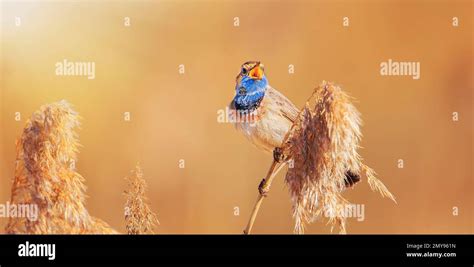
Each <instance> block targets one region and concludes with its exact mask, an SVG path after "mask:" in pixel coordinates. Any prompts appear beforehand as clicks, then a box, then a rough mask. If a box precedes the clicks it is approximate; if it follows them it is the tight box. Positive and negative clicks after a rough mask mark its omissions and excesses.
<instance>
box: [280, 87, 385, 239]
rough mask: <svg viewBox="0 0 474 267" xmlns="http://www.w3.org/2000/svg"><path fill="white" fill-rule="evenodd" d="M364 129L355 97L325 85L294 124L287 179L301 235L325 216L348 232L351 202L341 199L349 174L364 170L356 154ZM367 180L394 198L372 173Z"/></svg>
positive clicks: (291, 132) (287, 145)
mask: <svg viewBox="0 0 474 267" xmlns="http://www.w3.org/2000/svg"><path fill="white" fill-rule="evenodd" d="M311 107H313V108H311ZM360 125H361V119H360V113H359V112H358V111H357V109H356V108H355V107H354V105H353V104H352V103H351V98H350V97H349V96H348V95H347V94H346V93H344V92H343V91H342V90H341V88H340V87H338V86H335V85H334V84H333V83H329V82H325V81H323V82H322V83H321V84H320V85H319V86H318V87H317V88H316V89H315V91H314V92H313V95H312V97H311V98H310V99H309V100H308V102H307V103H306V105H305V107H304V108H303V110H302V111H301V112H300V115H299V116H298V118H297V120H296V121H295V122H294V124H293V127H292V129H291V131H290V133H289V136H288V141H287V142H285V145H284V148H283V149H284V150H285V153H286V154H287V155H288V156H289V157H290V158H292V160H293V163H294V166H293V168H289V169H288V172H287V175H286V178H285V181H286V183H287V185H288V187H289V191H290V195H291V200H292V203H293V216H294V217H295V232H296V233H303V231H304V224H305V223H310V222H312V221H314V220H315V219H316V218H318V217H321V216H322V215H325V216H327V217H328V223H330V224H331V225H332V226H334V225H337V226H339V229H340V233H345V232H346V218H345V214H344V207H345V205H347V204H349V202H347V201H346V200H345V199H344V198H343V197H342V195H341V193H342V191H343V190H344V189H345V179H346V173H347V172H348V171H350V172H351V173H354V174H356V175H359V174H360V172H361V167H362V166H365V165H363V164H362V163H361V157H360V156H359V154H358V153H357V149H358V148H359V141H360V139H361V131H360ZM366 170H367V169H366ZM366 173H367V172H366ZM368 173H369V174H371V173H370V171H368ZM368 177H369V178H368V180H369V184H371V187H372V189H374V188H375V189H378V190H379V191H380V192H381V193H382V192H383V193H382V194H383V195H384V194H385V195H387V196H389V197H390V196H392V195H391V194H390V192H388V190H386V188H385V186H383V184H382V183H381V182H380V181H379V180H377V179H376V178H375V176H374V175H368ZM332 228H333V227H331V229H332ZM331 231H332V230H331Z"/></svg>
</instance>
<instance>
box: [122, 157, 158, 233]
mask: <svg viewBox="0 0 474 267" xmlns="http://www.w3.org/2000/svg"><path fill="white" fill-rule="evenodd" d="M126 179H127V182H128V185H127V187H128V189H127V190H125V196H126V198H127V200H126V203H125V209H126V212H125V222H126V228H127V232H128V233H129V234H147V233H153V229H154V227H155V225H156V224H159V221H158V219H157V217H156V214H155V213H153V211H152V210H151V208H150V207H149V205H148V203H147V197H146V195H145V191H146V181H145V179H144V177H143V171H142V169H141V167H140V164H137V165H136V166H135V170H133V171H132V172H131V175H130V176H128V177H126Z"/></svg>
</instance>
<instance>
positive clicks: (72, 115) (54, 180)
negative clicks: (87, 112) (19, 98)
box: [5, 100, 117, 234]
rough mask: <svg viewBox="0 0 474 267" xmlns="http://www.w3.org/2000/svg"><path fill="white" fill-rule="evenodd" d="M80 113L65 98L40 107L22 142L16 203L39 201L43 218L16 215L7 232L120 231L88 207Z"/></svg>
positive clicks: (18, 154)
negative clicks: (80, 169) (80, 164)
mask: <svg viewBox="0 0 474 267" xmlns="http://www.w3.org/2000/svg"><path fill="white" fill-rule="evenodd" d="M77 127H79V116H78V114H77V113H76V112H75V111H74V110H73V109H72V108H71V106H70V104H69V103H68V102H67V101H65V100H62V101H59V102H56V103H53V104H48V105H44V106H42V107H40V109H39V110H38V111H36V112H35V113H34V114H33V115H32V117H31V118H30V119H29V120H28V121H27V122H26V126H25V128H24V130H23V133H22V135H21V137H20V138H19V139H18V140H17V142H16V167H15V177H14V181H13V185H12V189H11V203H12V204H19V205H20V204H32V205H37V207H38V217H37V220H34V221H31V220H29V219H27V218H10V219H9V222H8V224H7V226H6V229H5V230H6V232H7V233H18V234H104V233H106V234H109V233H117V232H116V231H115V230H114V229H112V228H111V227H110V226H109V225H108V224H107V223H105V222H104V221H102V220H100V219H98V218H94V217H92V216H91V215H90V214H89V212H88V211H87V209H86V207H85V191H86V188H85V185H84V178H83V177H82V176H81V175H80V174H79V173H77V172H76V170H75V162H76V161H77V153H78V147H79V142H78V138H77V134H76V132H75V129H76V128H77Z"/></svg>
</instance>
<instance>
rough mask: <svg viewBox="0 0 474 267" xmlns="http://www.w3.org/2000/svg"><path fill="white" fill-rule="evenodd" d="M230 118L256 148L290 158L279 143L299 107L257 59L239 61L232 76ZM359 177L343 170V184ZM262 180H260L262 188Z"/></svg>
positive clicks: (348, 185) (281, 157) (354, 180)
mask: <svg viewBox="0 0 474 267" xmlns="http://www.w3.org/2000/svg"><path fill="white" fill-rule="evenodd" d="M229 109H230V110H231V113H230V114H231V116H232V121H233V122H234V124H235V126H236V128H237V130H238V131H240V132H241V133H243V134H244V136H245V137H247V138H248V139H249V140H250V141H251V142H252V143H253V144H255V145H256V146H257V148H259V149H261V150H263V151H267V152H273V156H274V159H275V160H276V161H278V162H282V161H287V160H289V159H290V158H288V157H285V156H284V155H282V150H281V146H282V145H283V144H282V142H283V140H284V138H285V137H286V135H287V133H288V131H289V130H290V128H291V126H292V125H293V122H294V121H295V120H296V119H297V117H298V114H299V109H298V108H297V107H296V106H295V105H294V104H293V103H292V102H291V101H290V100H289V99H288V98H287V97H285V96H284V95H283V94H282V93H280V92H279V91H277V90H276V89H274V88H273V87H272V86H270V84H269V82H268V79H267V77H266V75H265V69H264V65H263V64H262V63H261V62H260V61H248V62H245V63H244V64H242V66H241V69H240V72H239V74H238V75H237V77H236V85H235V97H234V99H233V100H232V102H231V103H230V106H229ZM359 180H360V177H359V175H358V174H354V173H353V172H351V171H350V170H347V172H346V178H345V181H344V182H345V184H346V186H347V187H350V186H352V185H354V184H355V183H357V182H358V181H359ZM263 183H264V181H262V183H260V187H259V191H260V193H261V194H266V193H267V192H265V191H264V190H262V185H263Z"/></svg>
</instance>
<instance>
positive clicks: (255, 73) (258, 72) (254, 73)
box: [249, 64, 263, 80]
mask: <svg viewBox="0 0 474 267" xmlns="http://www.w3.org/2000/svg"><path fill="white" fill-rule="evenodd" d="M249 76H250V78H252V79H256V80H261V79H262V77H263V70H262V68H261V67H260V64H258V65H257V66H255V67H254V68H253V69H252V70H251V71H250V72H249Z"/></svg>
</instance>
